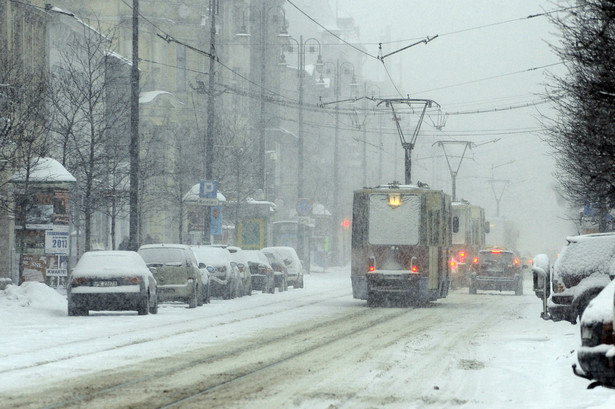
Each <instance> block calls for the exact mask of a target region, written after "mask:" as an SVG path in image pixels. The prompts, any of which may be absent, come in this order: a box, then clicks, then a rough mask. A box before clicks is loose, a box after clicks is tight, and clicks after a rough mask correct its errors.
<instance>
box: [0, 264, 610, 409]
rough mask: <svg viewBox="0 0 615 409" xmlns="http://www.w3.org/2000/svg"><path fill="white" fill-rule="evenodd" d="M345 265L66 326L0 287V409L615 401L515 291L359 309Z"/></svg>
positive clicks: (571, 335)
mask: <svg viewBox="0 0 615 409" xmlns="http://www.w3.org/2000/svg"><path fill="white" fill-rule="evenodd" d="M349 277H350V273H349V269H348V268H345V269H338V270H332V271H328V272H327V273H312V274H310V275H307V276H306V278H305V284H306V285H305V287H306V288H304V289H297V290H295V289H292V288H291V289H290V290H289V291H287V292H284V293H276V294H274V295H271V294H260V293H258V292H254V295H253V296H251V297H243V298H239V299H234V300H213V301H212V304H210V305H205V306H203V307H199V308H197V309H187V308H186V307H185V305H183V304H164V305H161V308H160V311H159V313H158V315H149V316H137V315H136V313H91V315H90V316H89V317H68V316H67V315H66V301H65V298H64V297H62V296H61V295H59V294H58V293H57V292H55V291H54V290H51V289H49V288H47V287H45V286H43V285H38V284H30V285H27V286H22V287H19V288H18V287H9V288H8V289H7V290H6V291H0V345H1V346H2V349H1V350H0V407H2V408H4V407H23V408H25V407H33V408H34V407H84V408H85V407H87V408H95V407H100V408H103V407H104V408H110V407H126V406H129V405H130V407H133V408H140V407H189V408H202V407H209V408H214V407H220V408H263V409H265V408H267V409H269V408H299V409H308V408H309V409H311V408H323V409H325V408H353V409H354V408H359V409H360V408H376V407H386V408H413V407H416V408H419V407H433V408H442V407H455V408H457V407H464V408H558V409H560V408H612V407H615V390H609V389H604V388H597V389H593V390H587V389H586V386H587V384H588V382H587V381H585V380H583V379H580V378H577V377H575V376H574V375H573V374H572V371H571V369H570V367H571V365H572V363H574V362H575V361H576V351H575V349H576V347H577V346H578V345H579V343H580V339H579V334H578V325H574V326H573V325H570V324H568V323H553V322H547V321H543V320H542V319H540V318H539V313H540V311H541V305H540V302H539V300H538V299H537V298H536V297H535V296H534V295H533V293H531V291H530V288H529V284H530V283H529V281H526V291H525V294H526V295H524V296H521V297H516V296H514V295H512V294H508V293H502V294H500V293H497V292H479V294H478V295H474V296H471V295H468V294H467V289H460V290H457V291H454V292H452V293H451V294H449V297H448V298H446V299H444V300H439V301H438V302H436V303H434V304H433V305H432V306H430V307H426V308H418V309H416V308H379V309H373V308H367V307H366V305H365V302H364V301H359V300H354V299H353V298H352V295H351V289H350V278H349Z"/></svg>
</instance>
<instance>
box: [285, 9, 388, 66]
mask: <svg viewBox="0 0 615 409" xmlns="http://www.w3.org/2000/svg"><path fill="white" fill-rule="evenodd" d="M286 2H287V3H288V4H290V5H291V6H293V7H294V8H295V9H297V11H298V12H299V13H301V14H303V15H304V16H305V17H307V18H308V19H309V20H310V21H312V22H313V23H314V24H316V25H317V26H318V27H320V28H322V29H323V30H325V31H326V32H327V33H329V34H331V35H332V36H333V37H335V38H337V39H338V40H340V41H341V42H342V43H344V44H346V45H347V46H349V47H352V48H354V49H355V50H356V51H358V52H360V53H361V54H364V55H366V56H368V57H370V58H373V59H376V60H377V59H378V57H377V56H375V55H372V54H370V53H368V52H367V51H365V50H362V49H360V48H359V47H357V46H355V45H353V44H351V43H349V42H348V41H346V40H344V39H343V38H342V37H340V36H338V35H337V34H335V33H334V32H332V31H330V30H329V29H328V28H326V27H325V26H323V25H322V24H320V23H319V22H318V21H316V19H314V18H313V17H312V16H310V15H309V14H307V13H306V12H305V11H303V10H302V9H301V8H300V7H298V6H297V5H296V4H295V3H293V2H292V1H291V0H286Z"/></svg>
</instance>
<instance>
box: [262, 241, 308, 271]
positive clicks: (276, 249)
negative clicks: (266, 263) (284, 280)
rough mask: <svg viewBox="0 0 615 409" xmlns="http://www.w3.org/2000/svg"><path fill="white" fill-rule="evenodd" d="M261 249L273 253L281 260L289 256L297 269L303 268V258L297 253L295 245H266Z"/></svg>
mask: <svg viewBox="0 0 615 409" xmlns="http://www.w3.org/2000/svg"><path fill="white" fill-rule="evenodd" d="M261 251H263V252H269V253H273V254H274V255H275V256H276V258H279V259H280V260H284V259H287V258H288V259H290V261H291V262H293V268H296V269H297V270H300V269H301V268H302V267H301V260H299V256H298V255H297V252H296V251H295V249H294V248H293V247H286V246H273V247H265V248H263V249H262V250H261ZM287 267H288V266H287Z"/></svg>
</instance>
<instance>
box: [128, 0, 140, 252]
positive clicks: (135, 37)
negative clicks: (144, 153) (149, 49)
mask: <svg viewBox="0 0 615 409" xmlns="http://www.w3.org/2000/svg"><path fill="white" fill-rule="evenodd" d="M128 234H129V237H128V243H129V248H130V250H133V251H136V250H138V248H139V237H138V235H139V0H132V68H131V71H130V218H129V233H128Z"/></svg>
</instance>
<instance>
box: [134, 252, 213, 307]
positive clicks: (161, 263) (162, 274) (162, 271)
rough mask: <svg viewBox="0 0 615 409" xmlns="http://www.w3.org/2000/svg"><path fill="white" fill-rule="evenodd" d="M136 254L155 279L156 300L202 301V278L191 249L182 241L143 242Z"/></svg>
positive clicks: (197, 303)
mask: <svg viewBox="0 0 615 409" xmlns="http://www.w3.org/2000/svg"><path fill="white" fill-rule="evenodd" d="M139 254H140V255H141V257H143V260H145V263H146V264H147V266H148V267H149V268H150V269H152V272H153V274H154V277H155V278H156V281H157V282H158V301H160V302H165V301H180V302H185V303H186V304H188V307H189V308H195V307H197V306H200V305H203V302H204V300H203V281H202V278H201V271H199V267H198V263H197V261H196V258H195V256H194V253H193V252H192V250H191V249H190V247H189V246H187V245H184V244H146V245H143V246H141V247H140V248H139Z"/></svg>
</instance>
